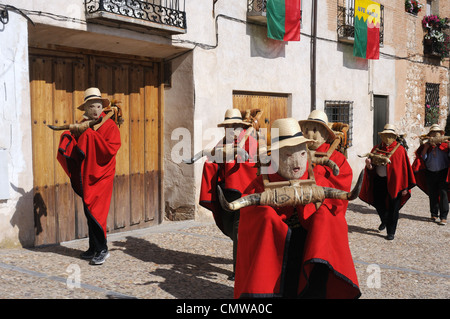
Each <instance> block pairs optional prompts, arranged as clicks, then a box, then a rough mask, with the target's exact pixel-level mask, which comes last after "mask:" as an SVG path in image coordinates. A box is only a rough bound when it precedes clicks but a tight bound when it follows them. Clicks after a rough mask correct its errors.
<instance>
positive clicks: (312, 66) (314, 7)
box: [310, 0, 317, 111]
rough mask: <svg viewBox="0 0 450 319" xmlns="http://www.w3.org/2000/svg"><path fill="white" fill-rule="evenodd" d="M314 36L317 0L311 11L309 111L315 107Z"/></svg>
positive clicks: (315, 31) (315, 34)
mask: <svg viewBox="0 0 450 319" xmlns="http://www.w3.org/2000/svg"><path fill="white" fill-rule="evenodd" d="M316 37H317V0H313V4H312V11H311V48H310V67H311V111H314V110H315V109H316V42H317V41H316V40H317V39H316Z"/></svg>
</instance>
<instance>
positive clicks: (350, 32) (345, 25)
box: [337, 0, 384, 45]
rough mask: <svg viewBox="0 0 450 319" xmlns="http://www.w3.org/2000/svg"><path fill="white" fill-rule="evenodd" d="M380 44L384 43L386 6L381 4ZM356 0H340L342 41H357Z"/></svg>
mask: <svg viewBox="0 0 450 319" xmlns="http://www.w3.org/2000/svg"><path fill="white" fill-rule="evenodd" d="M380 11H381V19H380V45H382V44H383V43H384V6H383V5H380ZM354 19H355V2H354V1H348V0H338V7H337V34H338V40H339V41H340V42H346V43H353V42H354V41H355V26H354Z"/></svg>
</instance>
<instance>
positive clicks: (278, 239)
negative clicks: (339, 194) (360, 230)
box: [226, 118, 360, 298]
mask: <svg viewBox="0 0 450 319" xmlns="http://www.w3.org/2000/svg"><path fill="white" fill-rule="evenodd" d="M274 129H278V131H279V134H278V135H276V134H272V142H271V147H270V150H271V157H272V161H274V162H275V163H274V165H272V166H271V167H272V168H273V171H272V173H270V174H268V179H269V181H270V182H281V181H289V180H306V179H310V178H311V177H312V176H309V172H308V169H307V168H308V155H307V145H308V144H311V143H313V140H310V139H307V138H305V137H304V136H303V134H302V132H301V130H300V126H299V124H298V121H297V120H295V119H293V118H286V119H278V120H275V121H274V122H273V124H272V130H274ZM275 168H277V169H278V171H277V172H276V171H274V170H275ZM251 169H252V167H250V166H244V167H242V168H241V169H240V171H239V174H231V175H229V176H226V180H227V185H228V186H229V187H232V186H234V187H235V188H236V189H238V190H239V191H240V193H242V196H245V195H248V194H254V193H260V192H262V191H263V190H264V183H263V176H262V175H260V176H255V173H254V171H252V170H251ZM246 172H247V173H246ZM315 181H316V183H317V185H319V186H327V187H332V184H331V183H330V182H329V181H328V180H327V179H326V178H324V177H323V176H315ZM339 201H341V200H337V199H325V200H324V201H323V203H322V205H321V206H320V208H319V209H317V208H316V206H315V205H314V204H307V205H298V206H295V207H293V206H287V207H272V206H247V207H244V208H242V209H241V211H240V221H239V245H238V252H237V261H236V279H235V288H234V296H235V298H279V297H282V298H298V297H302V298H357V297H359V296H360V290H359V287H358V280H357V276H356V271H355V268H354V265H353V259H352V256H351V253H350V249H349V244H348V237H347V223H346V221H345V218H344V217H343V216H342V214H336V207H337V206H339V203H338V202H339Z"/></svg>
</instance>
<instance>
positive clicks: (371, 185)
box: [359, 124, 416, 240]
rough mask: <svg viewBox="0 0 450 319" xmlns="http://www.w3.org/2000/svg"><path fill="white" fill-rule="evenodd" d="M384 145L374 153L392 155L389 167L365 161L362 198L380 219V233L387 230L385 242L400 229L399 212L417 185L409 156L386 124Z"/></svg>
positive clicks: (383, 136) (380, 145) (374, 150)
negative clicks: (373, 208)
mask: <svg viewBox="0 0 450 319" xmlns="http://www.w3.org/2000/svg"><path fill="white" fill-rule="evenodd" d="M378 134H379V135H380V137H381V139H382V142H381V144H379V145H377V146H375V147H374V148H373V149H372V150H371V153H374V154H375V153H380V151H381V152H382V154H391V153H392V152H394V153H392V154H391V155H390V157H389V160H390V163H388V164H387V165H374V164H373V163H372V161H371V159H370V158H367V159H366V168H365V173H364V180H363V185H362V188H361V192H360V194H359V198H360V199H361V200H363V201H364V202H366V203H368V204H369V205H372V206H374V207H375V209H376V210H377V213H378V215H379V216H380V220H381V224H380V226H379V227H378V229H379V230H380V231H381V230H384V229H385V228H386V231H387V236H386V239H388V240H393V239H394V236H395V232H396V229H397V223H398V218H399V211H400V209H401V208H402V207H403V205H404V204H405V203H406V202H407V201H408V200H409V198H410V197H411V188H413V187H414V186H415V185H416V180H415V178H414V173H413V170H412V168H411V164H410V162H409V158H408V154H407V153H406V150H405V148H404V147H403V146H402V145H398V144H399V142H398V141H397V140H396V139H397V137H398V134H397V132H396V130H395V126H393V125H391V124H386V125H385V126H384V130H383V131H382V132H379V133H378Z"/></svg>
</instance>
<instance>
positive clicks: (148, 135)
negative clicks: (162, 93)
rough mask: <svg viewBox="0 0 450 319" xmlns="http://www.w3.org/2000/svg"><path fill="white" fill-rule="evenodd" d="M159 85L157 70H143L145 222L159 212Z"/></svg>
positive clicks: (152, 219)
mask: <svg viewBox="0 0 450 319" xmlns="http://www.w3.org/2000/svg"><path fill="white" fill-rule="evenodd" d="M158 88H159V84H158V68H157V67H156V66H154V67H153V68H146V69H145V97H146V98H145V103H146V105H145V146H144V153H145V163H144V170H145V189H144V194H145V196H146V200H145V204H146V206H145V216H144V218H145V220H146V221H154V220H155V218H156V217H157V216H158V211H159V194H158V193H157V192H155V191H154V190H155V189H159V188H160V187H159V179H160V174H159V172H160V169H159V158H160V156H162V155H161V154H160V152H159V142H160V137H161V135H160V132H161V131H160V127H159V110H160V108H158V105H159V90H158Z"/></svg>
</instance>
